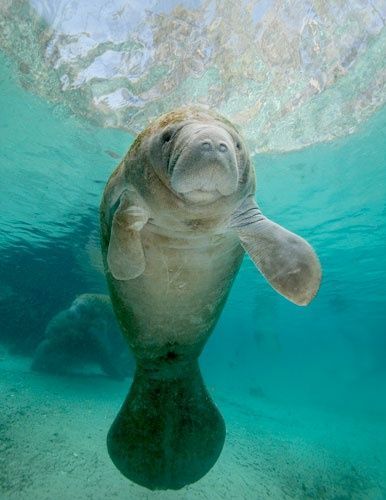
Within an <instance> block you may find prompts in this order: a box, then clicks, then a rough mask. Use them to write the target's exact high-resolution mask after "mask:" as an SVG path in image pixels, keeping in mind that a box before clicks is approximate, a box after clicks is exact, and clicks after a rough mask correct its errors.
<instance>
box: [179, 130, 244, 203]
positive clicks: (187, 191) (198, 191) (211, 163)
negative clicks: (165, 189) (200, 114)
mask: <svg viewBox="0 0 386 500" xmlns="http://www.w3.org/2000/svg"><path fill="white" fill-rule="evenodd" d="M178 142H179V144H178V143H177V145H176V159H175V163H174V168H173V172H172V176H171V186H172V188H173V189H174V190H175V191H176V192H177V193H179V194H182V195H184V196H185V197H186V198H188V199H190V200H191V201H199V200H201V199H205V200H206V199H208V200H213V199H216V198H219V197H221V196H229V195H230V194H232V193H234V192H235V191H236V189H237V185H238V180H239V175H238V166H237V156H236V151H235V146H234V143H233V139H232V137H231V136H230V134H229V133H228V132H227V131H226V130H225V129H223V128H221V127H218V126H215V125H206V126H202V125H198V124H194V125H190V126H186V127H185V129H184V131H183V133H182V134H181V137H180V138H179V141H178Z"/></svg>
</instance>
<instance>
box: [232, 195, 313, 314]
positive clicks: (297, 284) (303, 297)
mask: <svg viewBox="0 0 386 500" xmlns="http://www.w3.org/2000/svg"><path fill="white" fill-rule="evenodd" d="M230 227H231V228H233V229H235V230H236V231H237V234H238V236H239V238H240V242H241V244H242V246H243V247H244V249H245V250H246V252H247V253H248V254H249V256H250V257H251V259H252V260H253V262H254V263H255V264H256V266H257V267H258V269H259V270H260V271H261V273H262V274H263V276H264V277H265V278H266V279H267V281H268V282H269V283H270V285H271V286H272V287H273V288H274V289H275V290H276V291H277V292H279V293H280V294H282V295H284V297H286V298H287V299H289V300H290V301H292V302H294V303H295V304H298V305H301V306H304V305H307V304H308V303H309V302H311V300H312V299H313V298H314V296H315V295H316V292H317V291H318V289H319V285H320V280H321V267H320V263H319V260H318V258H317V256H316V254H315V252H314V250H313V249H312V247H311V246H310V245H309V244H308V243H307V242H306V241H305V240H304V239H303V238H301V237H300V236H297V235H296V234H294V233H291V232H290V231H287V230H286V229H284V228H283V227H281V226H279V225H278V224H276V223H275V222H272V221H270V220H269V219H267V218H266V217H264V215H262V213H261V212H260V210H259V207H258V206H257V205H256V202H255V200H254V198H253V197H252V196H251V197H249V198H247V199H246V200H245V202H244V203H243V204H242V206H241V207H240V208H239V209H238V210H237V211H236V212H235V214H234V215H233V218H232V220H231V222H230Z"/></svg>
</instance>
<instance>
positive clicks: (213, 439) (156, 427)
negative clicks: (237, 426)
mask: <svg viewBox="0 0 386 500" xmlns="http://www.w3.org/2000/svg"><path fill="white" fill-rule="evenodd" d="M224 440H225V424H224V420H223V418H222V416H221V415H220V413H219V411H218V410H217V408H216V406H215V405H214V403H213V401H212V399H211V397H210V395H209V394H208V391H207V390H206V388H205V385H204V383H203V380H202V377H201V373H200V370H199V367H198V363H197V361H194V362H192V363H190V364H189V365H185V366H184V369H183V370H178V372H177V371H175V373H174V374H173V373H170V374H169V375H168V376H167V377H166V378H165V376H164V377H163V378H159V377H157V376H154V374H153V375H152V374H151V372H149V371H148V370H146V369H145V368H141V367H138V368H137V371H136V374H135V376H134V381H133V385H132V387H131V390H130V392H129V395H128V396H127V398H126V401H125V402H124V403H123V406H122V408H121V410H120V412H119V414H118V416H117V417H116V419H115V421H114V423H113V425H112V427H111V429H110V431H109V433H108V437H107V446H108V451H109V455H110V457H111V459H112V461H113V462H114V464H115V466H116V467H117V468H118V469H119V470H120V471H121V473H122V474H124V475H125V476H126V477H128V478H129V479H131V480H132V481H134V482H136V483H138V484H140V485H142V486H145V487H146V488H149V489H152V490H155V489H179V488H182V487H183V486H185V485H187V484H190V483H193V482H195V481H198V480H199V479H200V478H201V477H203V476H204V475H205V474H206V473H207V472H208V471H209V470H210V469H211V468H212V467H213V465H214V464H215V463H216V461H217V459H218V457H219V455H220V453H221V450H222V447H223V444H224Z"/></svg>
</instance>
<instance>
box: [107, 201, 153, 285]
mask: <svg viewBox="0 0 386 500" xmlns="http://www.w3.org/2000/svg"><path fill="white" fill-rule="evenodd" d="M132 198H133V195H132V193H129V192H127V191H125V192H123V193H122V195H121V198H120V202H119V206H118V209H117V211H116V212H115V214H114V216H113V221H112V224H111V234H110V241H109V247H108V251H107V265H108V268H109V271H110V272H111V274H112V275H113V276H114V278H115V279H117V280H130V279H133V278H136V277H137V276H140V275H141V274H142V273H143V271H144V270H145V265H146V264H145V256H144V253H143V248H142V242H141V236H140V231H141V229H142V228H143V226H144V225H145V224H146V222H147V221H148V219H149V214H148V213H147V211H146V210H145V209H144V208H142V207H141V206H138V205H136V204H134V203H133V200H132Z"/></svg>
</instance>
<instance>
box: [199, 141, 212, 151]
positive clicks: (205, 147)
mask: <svg viewBox="0 0 386 500" xmlns="http://www.w3.org/2000/svg"><path fill="white" fill-rule="evenodd" d="M201 148H202V149H203V150H205V151H210V150H211V149H212V144H211V143H210V142H209V141H203V142H202V143H201Z"/></svg>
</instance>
